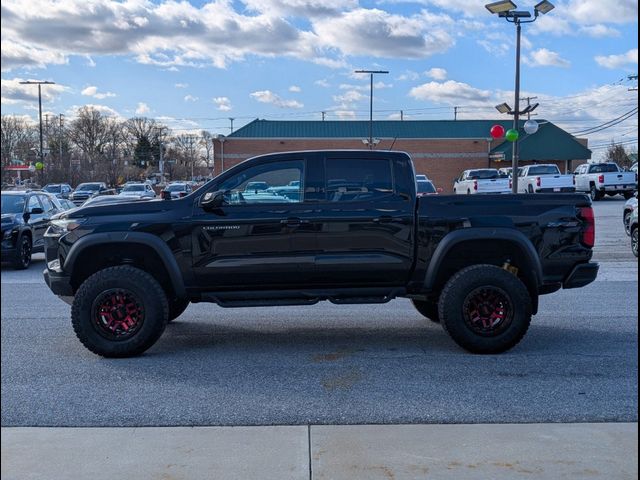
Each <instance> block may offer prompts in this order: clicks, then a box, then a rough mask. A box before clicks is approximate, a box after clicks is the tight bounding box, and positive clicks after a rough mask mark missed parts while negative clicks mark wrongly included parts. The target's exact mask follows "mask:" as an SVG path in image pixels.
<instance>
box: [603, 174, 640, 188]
mask: <svg viewBox="0 0 640 480" xmlns="http://www.w3.org/2000/svg"><path fill="white" fill-rule="evenodd" d="M603 175H604V182H600V178H598V183H600V184H602V185H610V186H614V185H616V186H617V185H631V184H635V183H636V174H635V173H633V172H609V173H601V174H600V175H599V176H598V177H602V176H603Z"/></svg>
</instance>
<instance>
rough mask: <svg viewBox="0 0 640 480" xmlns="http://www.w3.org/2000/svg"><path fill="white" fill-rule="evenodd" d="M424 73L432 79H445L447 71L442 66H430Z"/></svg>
mask: <svg viewBox="0 0 640 480" xmlns="http://www.w3.org/2000/svg"><path fill="white" fill-rule="evenodd" d="M424 74H425V75H426V76H427V77H429V78H433V79H434V80H445V79H446V78H447V71H446V70H445V69H444V68H437V67H434V68H430V69H429V70H427V71H426V72H424Z"/></svg>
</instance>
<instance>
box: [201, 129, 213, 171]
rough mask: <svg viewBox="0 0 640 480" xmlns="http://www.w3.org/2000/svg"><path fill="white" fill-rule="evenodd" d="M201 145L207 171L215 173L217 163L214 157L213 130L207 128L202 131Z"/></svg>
mask: <svg viewBox="0 0 640 480" xmlns="http://www.w3.org/2000/svg"><path fill="white" fill-rule="evenodd" d="M200 145H201V146H202V149H203V152H202V153H203V155H202V159H203V160H204V162H205V164H206V165H207V171H208V173H209V174H213V173H214V170H215V165H214V157H213V135H212V134H211V132H207V131H206V130H202V131H201V132H200Z"/></svg>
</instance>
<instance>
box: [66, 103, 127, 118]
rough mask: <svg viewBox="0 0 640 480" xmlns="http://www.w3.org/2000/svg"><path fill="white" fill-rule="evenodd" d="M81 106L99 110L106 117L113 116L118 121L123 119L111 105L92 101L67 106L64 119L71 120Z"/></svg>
mask: <svg viewBox="0 0 640 480" xmlns="http://www.w3.org/2000/svg"><path fill="white" fill-rule="evenodd" d="M82 107H88V108H92V109H94V110H97V111H99V112H100V113H101V114H102V115H105V116H107V117H113V118H115V119H116V120H118V121H122V120H124V119H125V118H124V117H123V116H122V115H120V113H119V112H118V111H117V110H114V109H113V108H111V107H108V106H106V105H96V104H94V103H87V104H85V105H72V106H71V107H69V108H68V109H67V111H66V113H65V117H66V120H67V121H73V120H74V118H75V117H76V115H77V113H78V110H79V109H80V108H82Z"/></svg>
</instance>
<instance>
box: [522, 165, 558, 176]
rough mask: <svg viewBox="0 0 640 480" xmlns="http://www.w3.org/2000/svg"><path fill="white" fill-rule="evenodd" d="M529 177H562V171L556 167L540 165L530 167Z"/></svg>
mask: <svg viewBox="0 0 640 480" xmlns="http://www.w3.org/2000/svg"><path fill="white" fill-rule="evenodd" d="M529 175H560V170H558V167H556V166H555V165H540V166H537V167H530V168H529Z"/></svg>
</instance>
